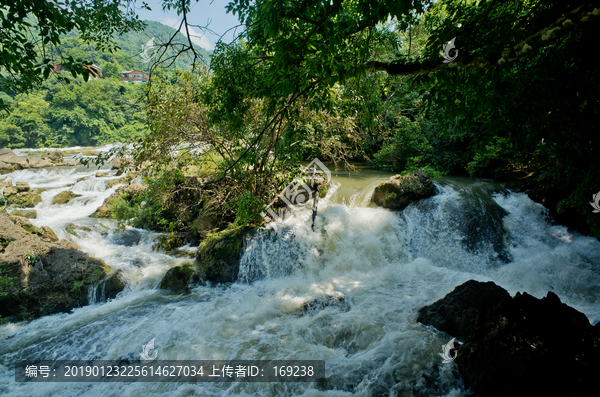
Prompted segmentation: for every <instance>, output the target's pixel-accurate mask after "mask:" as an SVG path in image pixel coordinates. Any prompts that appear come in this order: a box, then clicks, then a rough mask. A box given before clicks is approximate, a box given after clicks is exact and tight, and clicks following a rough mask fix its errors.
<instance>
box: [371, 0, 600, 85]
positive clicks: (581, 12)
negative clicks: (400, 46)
mask: <svg viewBox="0 0 600 397" xmlns="http://www.w3.org/2000/svg"><path fill="white" fill-rule="evenodd" d="M599 18H600V6H599V5H598V4H597V3H595V4H585V5H582V6H581V7H578V8H576V9H575V10H573V11H570V12H568V13H567V14H565V15H563V16H562V17H561V18H559V19H558V20H557V21H556V22H554V23H553V24H551V25H550V26H547V27H546V28H544V29H542V30H540V31H539V32H537V33H535V34H534V35H532V36H530V37H528V38H527V39H525V40H523V41H521V42H519V43H517V44H515V45H513V46H512V47H510V48H509V49H508V50H504V51H501V52H497V53H495V54H492V55H489V56H486V57H474V56H470V55H468V54H460V55H459V56H458V57H457V58H456V59H455V60H454V61H452V62H449V63H443V62H441V60H435V61H427V62H413V63H411V62H403V63H401V62H391V63H386V62H377V61H370V62H367V63H366V67H367V69H371V70H383V71H386V72H387V73H389V74H391V75H398V76H399V75H401V76H411V75H416V74H423V73H430V72H436V71H438V70H442V69H448V68H456V67H464V68H491V67H495V66H498V65H502V64H505V63H509V62H513V61H515V60H517V59H519V58H521V57H523V56H525V55H527V54H528V53H531V52H532V51H533V50H536V49H538V48H542V47H546V46H548V45H550V44H552V43H553V42H555V41H557V40H558V39H560V38H562V37H564V36H566V35H567V34H568V33H569V32H571V31H572V30H574V29H575V28H577V27H579V26H582V25H584V24H588V23H590V22H592V21H597V20H598V19H599Z"/></svg>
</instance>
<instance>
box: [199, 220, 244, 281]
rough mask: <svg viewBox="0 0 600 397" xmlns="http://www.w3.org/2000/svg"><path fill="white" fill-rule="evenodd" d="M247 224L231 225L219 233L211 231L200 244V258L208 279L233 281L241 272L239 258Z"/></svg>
mask: <svg viewBox="0 0 600 397" xmlns="http://www.w3.org/2000/svg"><path fill="white" fill-rule="evenodd" d="M247 231H248V227H246V226H234V225H230V226H229V227H228V228H227V229H225V230H222V231H220V232H217V233H209V234H208V235H207V237H206V239H204V241H203V242H202V244H200V247H199V249H198V256H197V257H198V260H199V262H200V263H201V264H202V267H203V270H204V273H205V275H206V279H207V280H209V281H216V282H233V281H235V280H236V279H237V275H238V272H239V260H240V255H241V250H242V246H243V240H242V239H243V236H244V234H245V233H246V232H247Z"/></svg>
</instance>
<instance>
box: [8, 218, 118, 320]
mask: <svg viewBox="0 0 600 397" xmlns="http://www.w3.org/2000/svg"><path fill="white" fill-rule="evenodd" d="M0 261H1V262H3V263H4V264H3V266H2V270H3V272H4V274H3V276H5V277H9V278H10V279H11V280H10V283H9V285H8V286H6V287H3V289H4V290H3V292H6V294H5V295H2V296H0V316H2V317H12V318H15V319H33V318H37V317H40V316H43V315H48V314H54V313H60V312H68V311H70V310H71V309H73V308H76V307H80V306H83V305H86V304H88V289H89V288H90V287H91V286H93V285H95V283H97V282H98V281H100V280H101V279H102V278H104V276H105V275H106V272H107V271H108V270H109V268H108V267H107V266H106V265H105V264H104V262H103V261H102V260H100V259H96V258H91V257H90V256H88V255H87V254H86V253H84V252H82V251H79V250H78V249H77V246H76V245H75V244H73V243H71V242H69V241H67V240H60V241H58V239H57V238H56V235H55V234H54V232H52V231H51V230H50V229H49V228H48V227H46V226H45V227H42V228H38V227H36V226H34V225H32V224H31V222H30V221H29V220H28V219H26V218H23V217H19V216H13V215H11V214H6V213H0Z"/></svg>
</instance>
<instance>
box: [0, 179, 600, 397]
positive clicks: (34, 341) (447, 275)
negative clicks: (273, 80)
mask: <svg viewBox="0 0 600 397" xmlns="http://www.w3.org/2000/svg"><path fill="white" fill-rule="evenodd" d="M95 172H96V170H89V169H86V168H84V167H71V168H65V167H62V168H59V167H56V168H50V169H37V170H21V171H15V172H13V173H12V174H9V175H8V177H9V178H10V179H12V180H13V181H14V182H18V181H22V182H28V183H29V185H30V186H31V188H35V187H43V188H46V189H47V190H46V191H45V192H44V193H43V195H42V197H43V201H42V202H41V203H40V204H38V205H37V206H36V208H35V209H36V210H37V211H38V218H37V219H34V220H32V222H33V223H34V224H35V225H36V226H42V225H48V226H50V227H51V228H52V229H54V230H55V232H56V233H57V235H58V236H59V237H60V238H66V239H69V240H71V241H73V242H75V243H76V244H77V245H78V246H79V249H81V250H83V251H85V252H88V253H89V254H90V255H92V256H95V257H98V258H102V259H103V260H104V261H105V262H106V263H107V264H108V265H109V266H111V267H112V268H114V269H121V270H122V271H123V274H124V275H125V278H126V281H127V284H128V287H127V288H126V290H125V291H123V292H122V293H120V294H119V295H118V296H117V298H116V299H113V300H109V301H108V302H96V303H94V304H92V305H89V306H86V307H82V308H78V309H76V310H74V311H73V312H72V313H63V314H56V315H52V316H46V317H42V318H39V319H37V320H34V321H30V322H19V323H11V324H6V325H4V326H1V327H0V357H1V360H0V394H1V395H7V396H34V395H35V396H79V395H83V396H98V397H100V396H101V397H108V396H147V395H158V396H227V395H229V396H233V395H235V396H288V395H299V396H383V395H386V396H387V395H390V393H391V392H393V393H394V394H393V395H396V396H404V395H406V396H408V395H411V396H463V395H467V394H468V393H467V392H466V391H465V388H464V385H463V384H462V382H461V380H460V378H459V376H458V372H457V369H456V365H455V364H454V363H450V364H442V358H441V357H440V356H439V354H438V353H441V352H442V350H441V346H442V345H443V344H445V343H447V342H448V341H449V340H450V338H451V336H448V335H446V334H443V333H440V332H438V331H436V330H435V329H432V328H430V327H425V326H423V325H422V324H419V323H417V322H416V317H417V310H418V309H419V308H420V307H422V306H424V305H428V304H430V303H432V302H434V301H436V300H437V299H440V298H442V297H443V296H444V295H446V294H447V293H448V292H450V291H452V290H453V289H454V288H455V287H456V286H458V285H459V284H461V283H463V282H465V281H467V280H469V279H475V280H481V281H489V280H492V281H494V282H495V283H497V284H499V285H500V286H502V287H504V288H505V289H507V290H508V291H509V293H510V294H515V293H516V292H518V291H525V292H528V293H530V294H532V295H534V296H536V297H543V296H545V295H546V293H547V292H548V291H554V292H555V293H556V294H557V295H558V296H559V297H560V298H561V300H562V301H563V302H565V303H567V304H569V305H571V306H572V307H574V308H576V309H577V310H579V311H582V312H583V313H585V314H586V315H587V317H588V318H589V319H590V321H591V322H592V323H593V324H595V323H597V322H598V321H600V243H599V242H598V241H597V240H595V239H593V238H590V237H585V236H581V235H578V234H575V233H572V232H569V231H567V229H566V228H565V227H563V226H560V225H554V224H552V222H551V220H549V219H548V217H547V215H546V211H545V209H544V208H543V207H542V206H540V205H539V204H536V203H534V202H532V201H531V200H530V199H529V198H528V197H527V196H526V195H525V194H522V193H512V192H510V191H507V190H505V189H503V188H502V187H501V186H500V185H497V184H494V183H492V182H490V181H483V180H473V179H466V178H465V179H461V178H446V179H438V180H436V181H435V183H436V189H437V190H438V194H437V195H436V196H434V197H432V198H429V199H427V200H422V201H420V202H418V203H414V204H412V205H410V206H409V207H408V208H406V209H405V210H404V211H402V212H394V211H389V210H386V209H382V208H374V207H369V206H368V202H369V198H370V194H371V192H372V190H373V188H374V187H375V186H376V185H377V184H378V183H379V182H381V181H383V180H385V179H387V178H388V177H389V176H390V175H392V174H389V173H385V172H377V171H370V170H362V171H360V172H358V173H352V174H349V173H342V172H340V173H335V174H334V176H333V181H334V182H335V183H336V184H337V186H338V189H337V191H336V192H335V194H334V195H333V197H332V198H331V200H330V201H329V202H327V203H326V204H322V205H320V206H319V210H318V216H317V217H316V220H315V223H314V230H313V227H312V226H313V225H312V220H311V219H308V220H302V219H303V218H290V219H288V220H287V221H286V225H287V226H286V228H283V230H282V229H281V228H280V230H279V234H277V235H275V234H273V233H270V232H263V233H257V234H255V235H254V236H253V237H252V238H248V239H247V240H246V242H245V246H244V253H243V256H242V259H241V265H240V276H239V280H238V282H236V283H233V284H231V285H226V286H225V285H207V286H198V287H196V288H194V289H193V290H192V292H191V293H190V294H188V295H182V296H172V295H170V293H169V292H168V291H163V290H159V289H158V288H157V286H158V284H159V283H160V281H161V278H162V277H163V275H164V274H165V272H166V271H167V270H168V269H169V268H171V267H173V266H175V265H177V264H179V263H181V262H183V261H185V260H189V259H186V258H185V257H173V256H168V255H166V254H164V253H161V252H157V251H154V250H153V249H152V247H153V244H154V240H155V239H156V237H157V235H156V233H152V232H147V231H143V230H138V232H139V233H140V234H141V239H140V242H139V244H137V245H134V246H132V247H126V246H121V245H118V244H115V243H114V241H115V240H114V239H112V238H111V236H112V233H113V232H112V229H113V228H114V227H115V226H116V224H115V222H114V221H112V220H106V219H99V220H98V219H91V218H89V215H90V214H91V213H92V212H94V211H95V209H96V208H97V207H98V206H99V205H101V204H102V202H103V200H104V199H105V198H106V197H108V196H109V195H110V194H111V193H112V192H114V190H115V189H116V188H117V186H115V187H113V188H112V189H107V188H106V186H105V182H106V181H107V180H110V179H113V178H114V176H111V177H108V178H96V177H95V176H94V174H95ZM86 176H88V177H89V179H86V180H83V181H79V182H77V180H78V179H80V178H82V177H86ZM63 190H72V191H73V192H75V193H77V194H81V195H82V196H81V197H78V198H76V199H74V200H73V201H72V202H70V203H69V204H66V205H50V203H51V201H52V198H53V197H54V196H55V195H56V194H58V193H59V192H61V191H63ZM68 223H74V224H76V225H80V226H85V227H87V228H89V230H90V231H83V230H77V234H78V235H79V237H76V236H74V235H72V234H70V233H68V232H67V231H66V230H65V227H66V225H67V224H68ZM186 249H187V250H188V251H190V252H193V250H194V248H192V247H188V248H186ZM325 295H333V296H338V297H339V296H343V297H344V300H343V304H339V305H331V306H326V307H324V308H322V310H313V311H309V312H308V313H304V314H302V313H300V312H299V309H300V308H301V307H302V305H303V304H304V303H305V302H308V301H311V300H313V299H318V298H322V297H323V296H325ZM152 338H155V345H156V348H157V351H158V359H160V360H167V359H171V360H175V359H177V360H212V359H215V360H216V359H219V360H233V359H298V360H299V359H322V360H325V363H326V375H327V380H326V381H325V382H323V383H319V384H314V383H230V384H215V383H175V384H173V383H35V384H32V383H16V382H15V380H14V370H13V368H12V363H14V361H15V360H17V359H39V360H41V359H46V360H48V359H51V360H54V359H74V360H83V359H102V360H119V359H121V358H126V357H130V358H135V357H138V355H139V353H140V352H141V349H142V345H144V344H146V343H148V341H150V340H151V339H152Z"/></svg>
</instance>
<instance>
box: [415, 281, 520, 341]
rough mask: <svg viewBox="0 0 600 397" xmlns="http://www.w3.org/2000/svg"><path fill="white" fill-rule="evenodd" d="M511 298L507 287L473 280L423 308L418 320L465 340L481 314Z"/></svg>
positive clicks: (420, 310)
mask: <svg viewBox="0 0 600 397" xmlns="http://www.w3.org/2000/svg"><path fill="white" fill-rule="evenodd" d="M510 299H511V298H510V295H509V294H508V292H506V290H505V289H504V288H502V287H499V286H497V285H496V284H495V283H493V282H491V281H489V282H487V283H482V282H478V281H475V280H469V281H467V282H466V283H464V284H462V285H459V286H458V287H456V288H455V289H454V291H452V292H450V293H449V294H448V295H446V296H445V297H443V298H442V299H440V300H439V301H437V302H435V303H433V304H431V305H429V306H425V307H422V308H421V309H419V317H418V318H417V321H418V322H420V323H423V324H425V325H432V326H434V327H435V328H437V329H438V330H440V331H443V332H446V333H448V334H449V335H452V336H455V337H457V338H459V339H463V340H464V339H465V338H466V337H468V336H469V335H470V334H471V332H472V330H473V328H474V327H475V324H476V323H477V318H478V316H479V314H480V313H486V312H487V311H489V310H492V309H494V307H496V306H497V305H498V304H499V303H501V302H503V301H505V300H510Z"/></svg>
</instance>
